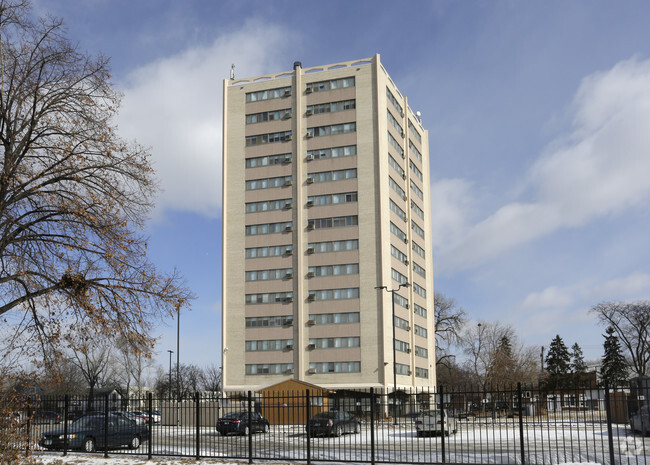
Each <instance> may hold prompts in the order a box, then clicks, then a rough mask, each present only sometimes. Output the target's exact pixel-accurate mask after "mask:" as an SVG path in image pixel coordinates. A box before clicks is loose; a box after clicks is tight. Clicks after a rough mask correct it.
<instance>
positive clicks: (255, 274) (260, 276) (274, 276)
mask: <svg viewBox="0 0 650 465" xmlns="http://www.w3.org/2000/svg"><path fill="white" fill-rule="evenodd" d="M292 272H293V269H292V268H278V269H275V270H254V271H247V272H246V281H274V280H278V279H286V278H287V275H291V274H292Z"/></svg>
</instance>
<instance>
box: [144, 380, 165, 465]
mask: <svg viewBox="0 0 650 465" xmlns="http://www.w3.org/2000/svg"><path fill="white" fill-rule="evenodd" d="M147 403H148V404H149V431H147V435H148V436H149V441H148V444H147V458H148V459H149V460H151V456H152V455H153V433H152V432H153V423H152V421H151V411H152V410H153V395H152V394H151V393H150V392H149V393H147ZM160 413H161V416H160V420H161V424H162V412H160Z"/></svg>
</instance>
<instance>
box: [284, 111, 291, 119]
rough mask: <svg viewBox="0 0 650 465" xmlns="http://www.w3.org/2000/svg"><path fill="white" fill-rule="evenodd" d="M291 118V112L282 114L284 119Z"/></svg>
mask: <svg viewBox="0 0 650 465" xmlns="http://www.w3.org/2000/svg"><path fill="white" fill-rule="evenodd" d="M289 118H291V112H286V113H285V114H284V115H282V119H289Z"/></svg>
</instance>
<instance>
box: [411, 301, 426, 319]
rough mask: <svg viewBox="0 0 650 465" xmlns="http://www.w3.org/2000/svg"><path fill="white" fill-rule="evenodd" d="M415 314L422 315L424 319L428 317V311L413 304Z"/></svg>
mask: <svg viewBox="0 0 650 465" xmlns="http://www.w3.org/2000/svg"><path fill="white" fill-rule="evenodd" d="M413 313H415V314H416V315H420V316H421V317H423V318H426V317H427V309H426V308H424V307H422V306H420V305H418V304H413Z"/></svg>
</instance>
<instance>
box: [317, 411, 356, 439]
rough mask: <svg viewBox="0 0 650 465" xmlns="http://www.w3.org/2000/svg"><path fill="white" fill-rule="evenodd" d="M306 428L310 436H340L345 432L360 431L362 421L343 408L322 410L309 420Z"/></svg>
mask: <svg viewBox="0 0 650 465" xmlns="http://www.w3.org/2000/svg"><path fill="white" fill-rule="evenodd" d="M305 429H306V430H307V431H308V432H309V435H310V436H319V435H325V436H337V437H338V436H340V435H342V434H345V433H358V432H359V431H361V423H359V420H357V419H356V418H353V417H352V416H350V414H349V413H348V412H344V411H342V410H331V411H329V412H321V413H318V414H316V415H315V416H313V417H312V418H311V419H310V420H309V424H308V425H307V427H305Z"/></svg>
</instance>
